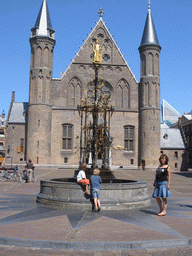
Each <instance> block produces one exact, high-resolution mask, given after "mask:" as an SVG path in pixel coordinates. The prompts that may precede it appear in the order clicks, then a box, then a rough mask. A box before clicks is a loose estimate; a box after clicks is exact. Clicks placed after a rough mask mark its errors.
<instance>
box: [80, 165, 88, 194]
mask: <svg viewBox="0 0 192 256" xmlns="http://www.w3.org/2000/svg"><path fill="white" fill-rule="evenodd" d="M86 168H87V165H86V164H85V163H82V164H81V166H80V171H79V173H78V174H77V183H79V184H84V185H85V193H86V194H88V195H90V192H89V190H88V188H89V184H90V181H89V180H88V179H87V178H86V175H85V170H86Z"/></svg>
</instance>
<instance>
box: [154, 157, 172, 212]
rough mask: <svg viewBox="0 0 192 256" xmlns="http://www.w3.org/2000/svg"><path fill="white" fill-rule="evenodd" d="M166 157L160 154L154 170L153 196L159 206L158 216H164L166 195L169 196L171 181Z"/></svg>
mask: <svg viewBox="0 0 192 256" xmlns="http://www.w3.org/2000/svg"><path fill="white" fill-rule="evenodd" d="M168 161H169V159H168V157H167V155H165V154H162V155H161V156H160V158H159V162H160V165H159V167H158V168H157V170H156V176H155V180H154V183H153V186H154V187H155V189H154V192H153V197H154V198H156V200H157V204H158V206H159V209H160V211H159V213H158V216H165V215H166V210H167V197H170V196H171V193H170V191H169V190H170V182H171V168H170V166H168Z"/></svg>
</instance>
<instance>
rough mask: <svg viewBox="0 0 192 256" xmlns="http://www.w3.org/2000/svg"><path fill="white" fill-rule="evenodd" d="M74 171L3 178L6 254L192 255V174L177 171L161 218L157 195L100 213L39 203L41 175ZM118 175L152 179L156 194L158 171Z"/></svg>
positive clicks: (0, 198)
mask: <svg viewBox="0 0 192 256" xmlns="http://www.w3.org/2000/svg"><path fill="white" fill-rule="evenodd" d="M73 173H74V171H70V170H50V171H47V172H45V171H36V174H37V177H38V182H37V183H30V184H25V183H24V184H21V183H17V182H0V226H1V229H0V244H1V247H0V255H94V256H100V255H101V256H105V255H106V256H107V255H122V256H124V255H157V256H158V255H192V247H191V246H192V211H191V209H192V186H191V181H192V172H187V173H180V172H173V173H172V177H171V195H172V197H171V198H170V199H169V200H168V210H167V215H166V216H164V217H158V216H157V212H158V207H157V205H156V202H155V200H154V199H151V205H150V206H148V207H146V208H142V209H132V210H130V209H129V210H119V211H101V212H99V213H93V212H91V211H88V210H78V209H76V210H74V209H55V208H51V207H45V206H42V205H37V204H36V203H35V200H36V195H37V194H38V193H39V188H40V186H39V180H40V179H44V178H53V177H54V178H58V177H72V176H73ZM115 176H116V177H117V178H124V179H136V180H146V181H147V182H148V194H149V195H151V194H152V191H153V186H152V184H153V179H154V173H153V172H149V171H138V170H137V171H125V170H118V171H116V172H115ZM101 204H102V202H101ZM50 248H52V249H50Z"/></svg>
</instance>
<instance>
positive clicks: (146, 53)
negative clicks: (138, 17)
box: [139, 1, 161, 169]
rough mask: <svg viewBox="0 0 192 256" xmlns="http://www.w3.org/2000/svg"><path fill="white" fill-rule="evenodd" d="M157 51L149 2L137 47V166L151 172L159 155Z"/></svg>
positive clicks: (158, 75)
mask: <svg viewBox="0 0 192 256" xmlns="http://www.w3.org/2000/svg"><path fill="white" fill-rule="evenodd" d="M160 50H161V47H160V45H159V41H158V38H157V34H156V31H155V26H154V23H153V19H152V15H151V8H150V1H149V3H148V14H147V19H146V22H145V27H144V32H143V36H142V40H141V44H140V47H139V52H140V59H141V78H140V85H139V151H140V154H139V163H140V164H141V165H142V164H143V166H144V165H145V166H146V167H147V168H152V169H153V168H155V167H156V166H157V164H158V158H159V155H160V74H159V56H160Z"/></svg>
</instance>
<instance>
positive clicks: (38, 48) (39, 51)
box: [35, 46, 42, 67]
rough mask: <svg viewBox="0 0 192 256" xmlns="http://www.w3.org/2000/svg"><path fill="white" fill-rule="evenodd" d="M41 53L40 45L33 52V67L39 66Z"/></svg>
mask: <svg viewBox="0 0 192 256" xmlns="http://www.w3.org/2000/svg"><path fill="white" fill-rule="evenodd" d="M41 55H42V49H41V47H39V46H38V47H37V49H36V54H35V67H41Z"/></svg>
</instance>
